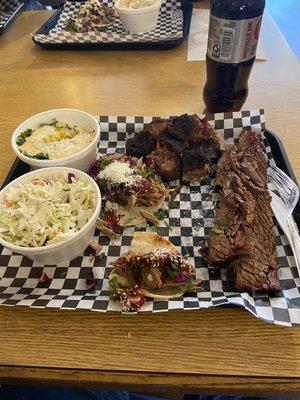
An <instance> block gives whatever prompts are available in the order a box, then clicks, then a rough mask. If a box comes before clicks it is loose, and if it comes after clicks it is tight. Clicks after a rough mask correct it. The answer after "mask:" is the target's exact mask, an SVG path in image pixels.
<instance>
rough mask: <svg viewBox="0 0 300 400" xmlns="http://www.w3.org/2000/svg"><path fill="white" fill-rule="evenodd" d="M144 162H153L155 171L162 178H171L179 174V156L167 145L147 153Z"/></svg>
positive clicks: (178, 176)
mask: <svg viewBox="0 0 300 400" xmlns="http://www.w3.org/2000/svg"><path fill="white" fill-rule="evenodd" d="M146 164H150V165H153V164H154V166H155V169H156V171H157V172H158V174H159V175H160V176H161V177H162V178H164V179H169V180H173V179H178V178H180V176H181V168H180V160H179V157H178V155H177V154H176V153H175V152H174V151H172V150H171V149H170V148H169V147H168V146H162V147H159V148H157V149H156V150H155V151H153V152H152V153H151V154H149V155H148V156H147V157H146Z"/></svg>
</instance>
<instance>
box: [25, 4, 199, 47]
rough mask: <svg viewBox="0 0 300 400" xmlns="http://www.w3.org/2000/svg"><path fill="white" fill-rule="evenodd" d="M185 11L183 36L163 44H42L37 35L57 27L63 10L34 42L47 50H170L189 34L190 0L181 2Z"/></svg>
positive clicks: (58, 12) (40, 31) (191, 8)
mask: <svg viewBox="0 0 300 400" xmlns="http://www.w3.org/2000/svg"><path fill="white" fill-rule="evenodd" d="M181 9H182V11H183V36H182V37H180V38H176V39H173V40H165V41H161V42H132V43H131V42H130V43H113V42H111V43H102V42H99V43H41V42H39V41H38V40H37V39H36V38H35V35H39V34H42V35H45V34H48V33H49V31H50V30H51V29H52V28H53V27H54V26H55V25H56V23H57V21H58V19H59V16H60V14H61V13H62V10H63V9H62V8H60V9H59V10H57V11H56V12H55V13H54V14H53V15H51V17H50V18H49V19H48V20H47V21H46V22H45V23H44V24H43V25H42V26H41V27H40V28H39V29H38V30H37V31H36V32H35V33H34V35H33V37H32V41H33V43H34V44H36V45H37V46H39V47H41V48H43V49H45V50H118V51H120V50H170V49H173V48H174V47H176V46H178V45H179V44H180V43H182V42H183V41H184V40H185V39H186V37H187V36H188V34H189V30H190V24H191V18H192V12H193V3H192V2H191V1H189V0H182V1H181Z"/></svg>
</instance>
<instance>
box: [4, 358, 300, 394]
mask: <svg viewBox="0 0 300 400" xmlns="http://www.w3.org/2000/svg"><path fill="white" fill-rule="evenodd" d="M0 383H1V384H17V385H35V386H47V385H49V386H50V385H51V386H65V387H67V386H68V387H77V388H88V389H92V388H99V389H114V390H130V391H135V392H152V393H154V392H155V393H157V394H164V393H165V394H169V393H177V394H182V395H183V394H187V393H189V394H199V393H201V394H208V395H209V394H216V393H218V394H219V395H257V396H258V395H265V396H267V395H274V393H276V395H278V396H279V395H283V396H285V395H294V396H295V395H300V378H291V377H278V378H277V377H261V376H251V377H249V376H226V375H205V374H186V373H185V374H180V373H172V372H171V373H154V372H118V371H113V372H110V371H102V370H80V369H67V368H43V367H40V368H37V367H19V366H18V367H15V366H9V365H7V366H0Z"/></svg>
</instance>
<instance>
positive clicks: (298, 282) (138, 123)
mask: <svg viewBox="0 0 300 400" xmlns="http://www.w3.org/2000/svg"><path fill="white" fill-rule="evenodd" d="M208 118H209V120H210V122H211V123H212V124H213V125H214V126H215V128H216V130H217V131H218V132H219V134H220V135H221V136H223V137H224V138H225V139H226V140H227V141H228V142H229V143H233V141H234V139H237V138H238V136H239V133H240V132H241V130H242V128H249V127H251V128H254V129H257V130H261V131H263V130H264V127H265V117H264V111H263V110H253V111H243V112H236V113H226V114H215V115H213V116H209V117H208ZM152 119H153V118H152V117H99V123H100V127H101V138H100V144H99V153H100V154H107V153H108V154H114V153H115V152H118V153H122V152H124V148H125V140H126V138H127V137H128V136H131V135H134V132H138V131H140V130H142V129H143V127H144V125H145V124H147V123H149V122H151V120H152ZM265 144H266V149H267V156H268V159H269V162H270V163H272V162H274V160H273V157H272V153H271V150H270V147H269V145H268V143H267V141H265ZM175 184H176V182H174V185H175ZM216 196H217V195H216V194H215V193H214V192H213V190H212V182H211V179H210V178H207V179H206V180H205V182H202V184H201V185H200V184H191V185H190V186H183V187H182V190H181V192H180V194H179V195H178V196H177V197H176V199H175V200H174V201H171V202H170V203H169V202H166V204H165V207H166V209H167V210H168V218H167V221H168V223H169V225H170V228H169V227H167V226H166V225H165V224H164V223H163V222H162V223H161V227H160V228H159V233H160V234H161V235H162V236H165V237H167V238H169V239H170V240H171V242H172V243H174V244H175V245H176V246H178V247H179V248H181V251H182V253H183V254H186V253H189V254H190V256H191V261H192V262H194V263H195V266H196V268H197V277H199V278H202V280H203V283H202V284H201V288H200V289H199V291H198V292H197V293H187V294H185V295H184V296H183V297H182V298H179V299H176V300H170V301H152V300H148V301H147V302H146V304H145V305H144V306H143V307H142V309H141V310H140V311H139V312H166V311H171V310H193V309H201V308H208V307H214V306H220V305H224V304H227V305H229V304H230V305H238V306H241V307H244V308H245V309H246V310H248V311H250V312H251V313H252V314H254V315H255V316H256V317H258V318H260V319H262V320H265V321H267V322H271V323H275V324H278V325H284V326H300V291H299V288H300V279H299V277H298V274H297V268H296V266H295V261H294V258H293V256H292V252H291V249H290V247H289V245H288V242H287V239H286V237H285V236H284V235H283V233H282V231H281V230H280V229H279V228H278V227H275V230H276V244H277V251H278V265H279V266H280V269H279V279H280V282H281V285H282V289H283V290H282V291H281V292H279V293H278V294H276V295H275V296H272V297H269V296H268V295H266V294H255V295H251V294H249V293H235V292H232V290H231V289H230V287H229V286H228V284H227V281H226V269H212V268H207V267H206V266H205V264H204V263H203V260H202V258H201V256H200V254H199V247H200V245H201V243H202V241H203V237H204V235H205V234H207V233H208V232H209V229H210V228H211V227H212V225H213V218H214V206H215V202H216ZM147 229H148V230H150V229H151V228H150V227H149V228H147ZM133 231H134V228H127V229H125V231H124V233H123V235H122V236H121V237H120V238H119V239H117V240H113V241H110V240H109V239H108V238H107V237H105V236H104V235H102V234H101V233H100V232H98V231H96V233H95V238H94V241H96V242H99V243H100V244H101V245H102V246H103V252H104V253H105V257H104V258H103V259H101V260H100V259H97V258H96V259H94V260H91V258H90V257H89V250H88V249H87V250H86V252H85V254H84V255H82V257H78V258H76V259H74V260H72V261H70V262H66V263H62V264H59V265H57V266H46V267H44V266H41V265H38V264H36V263H34V262H32V261H30V260H28V259H27V258H26V257H22V256H21V255H18V254H13V253H11V252H10V251H9V250H7V249H3V248H1V251H0V254H1V255H0V265H1V266H0V276H1V278H0V304H3V305H9V306H30V307H41V308H58V309H73V310H75V309H80V310H83V309H85V310H93V311H102V312H106V311H111V312H120V311H121V308H120V305H119V303H118V302H116V301H111V300H110V299H109V291H108V277H109V274H110V271H111V266H110V263H111V262H112V261H113V260H115V259H116V258H117V257H119V256H120V254H122V253H123V252H125V251H126V250H127V249H128V248H129V246H130V243H131V238H132V234H133ZM91 267H92V268H93V272H94V276H95V278H96V280H97V289H96V290H95V292H92V293H90V292H88V291H87V287H86V282H85V277H86V271H87V268H91ZM42 272H46V274H47V275H48V277H49V278H50V279H49V280H48V281H47V282H44V283H40V282H38V278H39V277H40V275H41V273H42Z"/></svg>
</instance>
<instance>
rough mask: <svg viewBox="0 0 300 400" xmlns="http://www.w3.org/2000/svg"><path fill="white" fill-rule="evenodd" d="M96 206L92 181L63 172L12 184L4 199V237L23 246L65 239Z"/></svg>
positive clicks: (0, 232) (0, 217)
mask: <svg viewBox="0 0 300 400" xmlns="http://www.w3.org/2000/svg"><path fill="white" fill-rule="evenodd" d="M95 208H96V193H95V189H94V187H93V186H92V184H91V183H90V182H89V181H88V180H87V179H84V178H83V177H81V176H78V177H76V176H75V175H74V174H71V173H69V174H68V173H61V174H59V175H57V176H52V177H46V178H39V179H31V180H29V181H25V182H21V183H19V184H18V185H17V186H12V187H10V188H9V189H8V190H7V191H6V192H5V194H4V196H3V198H2V199H1V202H0V237H1V238H2V239H4V240H6V241H7V242H9V243H12V244H14V245H17V246H22V247H39V246H46V245H50V244H54V243H57V242H60V241H65V240H67V239H69V238H71V237H72V235H74V233H75V232H77V231H79V230H80V229H81V228H82V227H83V226H84V225H85V224H86V223H87V222H88V220H89V219H90V218H91V216H92V214H93V212H94V211H95Z"/></svg>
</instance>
